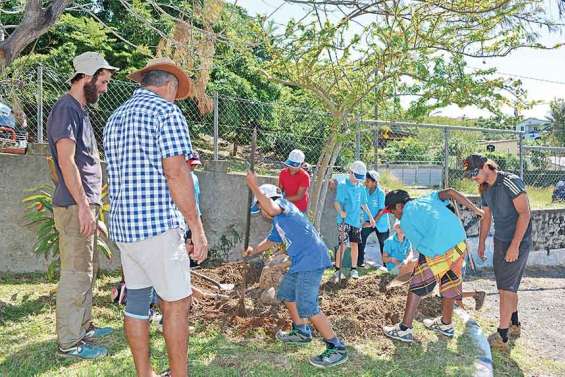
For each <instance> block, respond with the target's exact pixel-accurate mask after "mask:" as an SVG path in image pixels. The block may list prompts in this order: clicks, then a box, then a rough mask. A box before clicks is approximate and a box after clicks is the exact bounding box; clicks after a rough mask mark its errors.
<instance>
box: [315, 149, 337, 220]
mask: <svg viewBox="0 0 565 377" xmlns="http://www.w3.org/2000/svg"><path fill="white" fill-rule="evenodd" d="M340 150H341V142H338V143H337V144H336V146H335V147H334V149H333V153H332V157H331V160H330V164H329V166H328V168H327V169H326V174H325V176H324V181H323V182H322V195H321V197H320V200H319V203H320V205H319V206H318V212H317V213H316V217H315V222H314V226H315V227H316V229H318V230H321V229H322V214H323V213H324V208H325V204H326V197H327V194H328V186H329V184H330V179H331V178H332V173H333V167H334V165H335V162H336V160H337V156H338V155H339V152H340Z"/></svg>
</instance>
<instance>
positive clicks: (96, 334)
mask: <svg viewBox="0 0 565 377" xmlns="http://www.w3.org/2000/svg"><path fill="white" fill-rule="evenodd" d="M113 331H114V330H113V329H112V328H111V327H96V326H94V325H93V324H90V327H89V328H88V329H87V330H86V334H84V339H85V340H86V341H89V340H92V339H95V338H102V337H103V336H106V335H110V334H111V333H112V332H113Z"/></svg>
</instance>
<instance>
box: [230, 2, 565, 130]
mask: <svg viewBox="0 0 565 377" xmlns="http://www.w3.org/2000/svg"><path fill="white" fill-rule="evenodd" d="M232 2H236V3H237V5H239V6H241V7H243V8H245V9H246V10H247V11H248V13H249V14H250V15H252V16H255V15H257V14H261V15H272V16H271V18H270V19H271V20H273V21H274V22H275V23H277V24H283V25H284V24H286V22H287V21H288V20H290V19H292V18H295V19H299V18H300V17H301V16H302V15H304V11H303V10H302V6H301V5H299V4H290V3H285V2H284V1H283V0H238V1H234V0H232ZM547 2H548V6H547V11H548V12H549V13H550V16H556V15H557V9H555V1H554V0H547ZM279 7H280V8H279ZM560 41H565V35H564V34H548V33H544V34H543V35H542V39H541V40H540V42H542V43H544V44H547V45H550V44H555V43H557V42H560ZM467 62H468V65H469V66H472V67H480V68H491V67H492V68H496V69H497V71H498V72H500V74H511V75H516V76H524V77H530V78H535V79H536V80H534V79H526V78H523V77H521V78H520V79H521V81H522V87H523V88H524V89H526V91H527V93H528V99H529V100H535V101H539V102H540V103H539V104H538V105H536V106H534V107H533V108H532V109H529V110H525V111H524V112H523V113H522V115H523V116H524V117H526V118H528V117H534V118H541V119H544V118H545V117H546V115H547V114H548V112H549V102H550V101H551V100H552V99H554V98H565V47H561V48H559V49H554V50H538V49H527V48H523V49H519V50H515V51H513V52H512V53H510V54H509V55H508V56H505V57H501V58H489V59H480V60H479V59H467ZM503 77H508V76H503ZM514 78H517V77H515V76H514ZM540 80H541V81H540ZM544 80H546V81H544ZM547 81H551V82H547ZM407 100H408V99H407ZM504 111H505V112H507V113H509V114H511V113H512V111H513V110H512V109H510V108H508V109H504ZM433 114H434V115H443V116H448V117H452V118H462V117H466V118H477V117H479V116H489V113H488V112H487V111H484V110H481V109H477V108H474V107H465V108H459V107H458V106H455V105H452V106H448V107H446V108H443V109H440V110H437V111H435V112H434V113H433Z"/></svg>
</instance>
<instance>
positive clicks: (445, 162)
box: [443, 127, 449, 189]
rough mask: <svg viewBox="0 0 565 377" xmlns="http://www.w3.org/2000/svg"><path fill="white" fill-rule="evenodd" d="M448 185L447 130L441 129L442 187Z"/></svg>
mask: <svg viewBox="0 0 565 377" xmlns="http://www.w3.org/2000/svg"><path fill="white" fill-rule="evenodd" d="M448 187H449V130H448V129H447V127H445V128H444V129H443V188H444V189H446V188H448Z"/></svg>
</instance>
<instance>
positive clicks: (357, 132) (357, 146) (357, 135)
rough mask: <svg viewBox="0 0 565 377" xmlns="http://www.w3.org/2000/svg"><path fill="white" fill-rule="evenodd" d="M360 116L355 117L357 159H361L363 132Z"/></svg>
mask: <svg viewBox="0 0 565 377" xmlns="http://www.w3.org/2000/svg"><path fill="white" fill-rule="evenodd" d="M359 122H360V120H359V116H356V117H355V159H356V160H360V159H361V130H359V125H360V124H359Z"/></svg>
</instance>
